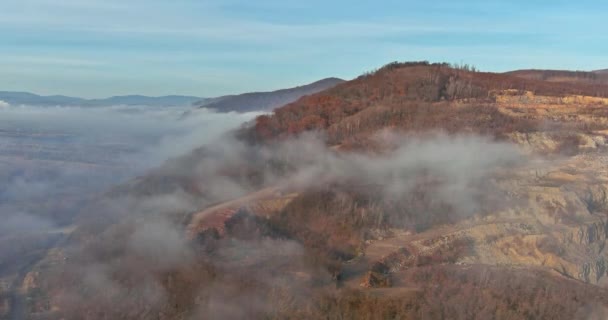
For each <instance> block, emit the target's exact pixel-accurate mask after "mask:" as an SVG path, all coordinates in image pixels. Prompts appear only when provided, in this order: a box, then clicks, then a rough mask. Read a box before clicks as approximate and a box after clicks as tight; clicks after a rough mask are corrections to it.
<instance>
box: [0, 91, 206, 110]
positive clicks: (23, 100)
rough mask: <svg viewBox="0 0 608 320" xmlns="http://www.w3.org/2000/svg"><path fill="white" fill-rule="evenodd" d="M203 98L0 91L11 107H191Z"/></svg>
mask: <svg viewBox="0 0 608 320" xmlns="http://www.w3.org/2000/svg"><path fill="white" fill-rule="evenodd" d="M201 99H204V98H201V97H192V96H177V95H171V96H162V97H147V96H141V95H127V96H115V97H110V98H105V99H83V98H76V97H68V96H61V95H54V96H40V95H37V94H33V93H29V92H12V91H0V100H1V101H4V102H6V103H8V104H11V105H34V106H80V107H102V106H114V105H145V106H162V107H164V106H189V105H192V104H193V103H194V102H198V101H201Z"/></svg>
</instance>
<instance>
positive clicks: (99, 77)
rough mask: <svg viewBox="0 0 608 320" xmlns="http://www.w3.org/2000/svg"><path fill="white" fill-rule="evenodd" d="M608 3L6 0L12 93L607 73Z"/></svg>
mask: <svg viewBox="0 0 608 320" xmlns="http://www.w3.org/2000/svg"><path fill="white" fill-rule="evenodd" d="M607 15H608V2H606V1H603V0H601V1H600V0H596V1H592V0H578V1H570V0H569V1H565V0H550V1H549V0H510V1H496V0H460V1H454V0H434V1H410V0H374V1H369V0H360V1H346V0H336V1H332V0H307V1H291V0H257V1H251V0H0V91H1V90H11V91H30V92H34V93H38V94H46V95H50V94H64V95H72V96H80V97H85V98H101V97H107V96H112V95H123V94H145V95H152V96H160V95H167V94H183V95H194V96H200V97H214V96H220V95H224V94H234V93H241V92H250V91H265V90H274V89H280V88H286V87H292V86H296V85H301V84H305V83H309V82H313V81H316V80H319V79H321V78H325V77H341V78H344V79H352V78H354V77H356V76H358V75H360V74H362V73H364V72H366V71H370V70H373V69H376V68H378V67H380V66H382V65H384V64H386V63H388V62H391V61H411V60H429V61H434V62H458V63H469V64H472V65H475V66H476V67H477V68H479V69H481V70H485V71H507V70H514V69H521V68H539V69H540V68H547V69H576V70H596V69H604V68H608V58H607V57H608V41H607V40H608V33H606V32H605V31H606V26H605V19H606V18H607Z"/></svg>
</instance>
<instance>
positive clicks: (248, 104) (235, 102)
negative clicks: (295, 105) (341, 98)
mask: <svg viewBox="0 0 608 320" xmlns="http://www.w3.org/2000/svg"><path fill="white" fill-rule="evenodd" d="M343 82H344V80H342V79H339V78H334V77H330V78H325V79H321V80H319V81H315V82H313V83H310V84H306V85H301V86H297V87H293V88H287V89H279V90H275V91H262V92H248V93H243V94H238V95H228V96H223V97H218V98H214V99H213V101H209V102H200V103H197V105H198V106H199V107H201V108H208V109H214V110H217V111H221V112H229V111H237V112H247V111H271V110H273V109H275V108H277V107H281V106H283V105H285V104H288V103H291V102H293V101H296V100H297V99H299V98H301V97H302V96H305V95H309V94H314V93H317V92H320V91H323V90H326V89H329V88H331V87H334V86H336V85H338V84H340V83H343Z"/></svg>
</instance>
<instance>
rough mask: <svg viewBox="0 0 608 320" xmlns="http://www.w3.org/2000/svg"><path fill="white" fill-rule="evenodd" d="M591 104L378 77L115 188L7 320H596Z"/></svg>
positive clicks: (402, 71) (576, 95) (448, 81)
mask: <svg viewBox="0 0 608 320" xmlns="http://www.w3.org/2000/svg"><path fill="white" fill-rule="evenodd" d="M607 96H608V87H606V86H604V85H601V84H596V83H594V84H588V83H576V84H572V83H555V82H549V81H544V80H540V79H525V78H520V77H515V76H511V75H503V74H490V73H478V72H471V71H469V70H464V69H462V68H461V69H454V68H451V67H450V66H448V65H444V64H441V65H439V64H437V65H430V64H426V63H406V64H391V65H388V66H386V67H384V68H382V69H380V70H378V71H377V72H374V73H370V74H367V75H364V76H362V77H360V78H358V79H356V80H353V81H350V82H346V83H343V84H340V85H338V86H336V87H334V88H332V89H329V90H327V91H324V92H321V93H318V94H315V95H311V96H307V97H304V98H302V99H300V100H298V101H297V102H294V103H292V104H289V105H287V106H285V107H282V108H279V109H277V110H276V111H275V113H274V114H272V115H269V116H262V117H259V118H258V119H257V121H256V123H255V124H254V125H253V126H251V127H245V128H243V129H242V130H240V131H239V132H238V133H236V134H235V136H236V137H229V138H226V139H224V140H222V141H219V142H218V143H216V144H212V145H208V146H206V147H203V148H201V149H199V150H196V151H194V152H193V153H192V154H190V155H188V156H185V157H181V158H179V159H174V160H172V161H170V162H168V163H167V164H166V165H164V166H163V167H161V168H159V169H157V170H155V171H153V172H150V174H148V175H146V176H143V177H141V178H139V179H137V180H134V181H132V182H131V183H129V184H127V185H124V186H121V187H119V188H116V189H114V190H113V191H112V192H111V193H109V194H108V195H107V197H106V198H105V199H102V200H101V201H100V202H99V203H96V204H95V205H92V206H91V207H90V213H89V215H87V218H83V221H82V222H81V227H80V228H79V229H78V230H76V231H74V232H73V233H72V235H71V241H70V244H69V245H66V246H65V247H62V248H58V249H56V250H52V251H51V252H50V253H49V254H48V255H47V257H46V258H45V259H43V260H42V262H40V263H39V264H38V265H37V266H36V267H35V268H33V270H32V271H31V272H30V273H29V274H28V275H27V276H26V277H25V279H26V281H24V283H23V284H22V286H21V292H22V293H23V295H24V296H25V297H27V299H26V300H25V301H27V303H26V305H24V306H23V308H24V309H26V310H27V313H28V314H30V315H31V318H32V319H34V318H36V319H40V318H45V317H46V318H64V319H200V318H204V319H244V318H259V319H357V318H359V319H387V318H405V319H438V318H445V319H488V318H496V319H521V318H530V319H539V318H543V319H588V318H590V317H598V318H602V317H605V316H606V310H607V309H606V308H607V307H608V289H607V288H606V283H608V275H607V272H608V252H607V251H606V249H605V245H606V237H607V236H608V196H607V194H608V169H607V168H606V160H608V147H607V146H606V143H607V142H606V139H607V137H608V100H607V99H606V97H607ZM8 298H10V297H7V298H6V299H5V300H3V301H10V299H8ZM5 305H6V306H7V307H5V309H6V308H9V307H10V303H9V302H6V303H5ZM0 306H2V304H0ZM0 310H4V309H1V308H0Z"/></svg>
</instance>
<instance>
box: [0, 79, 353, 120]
mask: <svg viewBox="0 0 608 320" xmlns="http://www.w3.org/2000/svg"><path fill="white" fill-rule="evenodd" d="M342 82H344V80H342V79H338V78H327V79H323V80H320V81H317V82H314V83H311V84H308V85H304V86H299V87H295V88H289V89H283V90H277V91H272V92H253V93H244V94H239V95H228V96H222V97H217V98H201V97H193V96H178V95H170V96H162V97H148V96H142V95H127V96H114V97H110V98H105V99H83V98H77V97H68V96H62V95H53V96H41V95H37V94H33V93H29V92H14V91H0V101H3V102H6V103H8V104H10V105H33V106H79V107H104V106H115V105H128V106H130V105H141V106H158V107H169V106H196V107H200V108H203V107H204V108H208V109H214V110H217V111H219V112H230V111H236V112H247V111H269V110H273V109H275V108H278V107H281V106H283V105H286V104H288V103H291V102H294V101H296V100H297V99H299V98H301V97H303V96H306V95H310V94H315V93H317V92H320V91H323V90H325V89H329V88H331V87H333V86H335V85H337V84H339V83H342Z"/></svg>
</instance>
